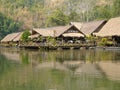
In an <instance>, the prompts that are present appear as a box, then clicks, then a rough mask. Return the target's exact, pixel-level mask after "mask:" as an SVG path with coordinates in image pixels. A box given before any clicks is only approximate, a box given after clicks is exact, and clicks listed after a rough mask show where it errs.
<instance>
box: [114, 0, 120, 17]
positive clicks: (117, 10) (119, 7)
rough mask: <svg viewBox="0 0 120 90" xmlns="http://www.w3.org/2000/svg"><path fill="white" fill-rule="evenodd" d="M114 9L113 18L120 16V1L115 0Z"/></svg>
mask: <svg viewBox="0 0 120 90" xmlns="http://www.w3.org/2000/svg"><path fill="white" fill-rule="evenodd" d="M113 9H114V11H113V16H120V0H114V2H113Z"/></svg>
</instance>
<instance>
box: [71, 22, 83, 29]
mask: <svg viewBox="0 0 120 90" xmlns="http://www.w3.org/2000/svg"><path fill="white" fill-rule="evenodd" d="M70 25H74V26H75V27H76V28H77V29H78V30H80V29H81V27H82V25H83V23H81V22H70Z"/></svg>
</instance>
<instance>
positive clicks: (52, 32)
mask: <svg viewBox="0 0 120 90" xmlns="http://www.w3.org/2000/svg"><path fill="white" fill-rule="evenodd" d="M71 28H75V29H77V31H78V32H67V31H69V30H71ZM34 34H40V35H41V36H44V37H47V36H51V37H59V36H61V35H62V36H64V37H81V36H82V37H83V36H84V34H83V33H82V32H81V31H80V30H79V29H78V28H77V27H75V26H74V25H67V26H57V27H52V28H45V29H39V28H38V29H36V28H33V31H32V35H34Z"/></svg>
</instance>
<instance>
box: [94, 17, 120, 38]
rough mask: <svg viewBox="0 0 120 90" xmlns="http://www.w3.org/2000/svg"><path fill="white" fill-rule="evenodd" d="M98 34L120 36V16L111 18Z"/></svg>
mask: <svg viewBox="0 0 120 90" xmlns="http://www.w3.org/2000/svg"><path fill="white" fill-rule="evenodd" d="M95 34H96V35H97V36H101V37H105V36H120V17H117V18H112V19H110V20H109V21H108V22H107V23H106V25H105V26H104V27H103V28H102V29H101V30H100V31H99V32H98V33H95Z"/></svg>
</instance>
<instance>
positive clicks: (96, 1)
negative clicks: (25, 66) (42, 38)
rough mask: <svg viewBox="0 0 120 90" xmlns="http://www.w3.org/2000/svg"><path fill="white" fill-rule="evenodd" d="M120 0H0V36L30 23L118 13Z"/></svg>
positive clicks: (62, 22)
mask: <svg viewBox="0 0 120 90" xmlns="http://www.w3.org/2000/svg"><path fill="white" fill-rule="evenodd" d="M119 6H120V0H0V39H1V38H3V37H4V36H5V35H6V34H8V33H11V32H17V31H21V30H26V29H29V30H31V29H32V28H33V27H41V28H43V27H51V26H57V25H66V24H68V23H69V22H70V21H81V22H88V21H93V20H102V19H109V18H111V17H116V16H120V8H119Z"/></svg>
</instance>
